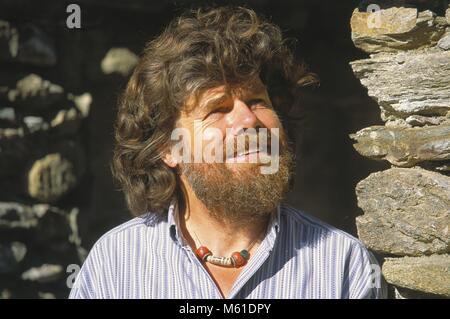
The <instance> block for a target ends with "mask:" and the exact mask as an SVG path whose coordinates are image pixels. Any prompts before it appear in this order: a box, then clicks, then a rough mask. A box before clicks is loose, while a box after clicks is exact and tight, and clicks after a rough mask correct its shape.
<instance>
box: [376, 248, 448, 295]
mask: <svg viewBox="0 0 450 319" xmlns="http://www.w3.org/2000/svg"><path fill="white" fill-rule="evenodd" d="M383 275H384V277H385V279H386V281H387V282H389V283H390V284H392V285H395V286H398V287H402V288H407V289H411V290H415V291H421V292H425V293H429V294H434V295H440V296H445V297H450V255H432V256H422V257H404V258H386V260H385V262H384V264H383Z"/></svg>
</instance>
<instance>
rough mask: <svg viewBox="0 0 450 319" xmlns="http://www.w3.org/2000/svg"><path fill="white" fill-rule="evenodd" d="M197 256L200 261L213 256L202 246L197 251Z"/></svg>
mask: <svg viewBox="0 0 450 319" xmlns="http://www.w3.org/2000/svg"><path fill="white" fill-rule="evenodd" d="M195 255H196V256H197V257H198V258H200V260H205V259H206V257H207V256H209V255H212V253H211V251H210V250H209V249H208V248H207V247H205V246H200V247H198V248H197V249H196V250H195Z"/></svg>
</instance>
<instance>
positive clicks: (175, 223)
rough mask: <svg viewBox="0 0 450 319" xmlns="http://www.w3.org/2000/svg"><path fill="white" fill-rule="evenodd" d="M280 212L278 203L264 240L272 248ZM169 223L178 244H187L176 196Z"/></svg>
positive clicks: (277, 231) (172, 201) (168, 218)
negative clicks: (181, 228) (180, 221)
mask: <svg viewBox="0 0 450 319" xmlns="http://www.w3.org/2000/svg"><path fill="white" fill-rule="evenodd" d="M280 214H281V204H278V206H277V210H276V213H275V214H274V215H272V218H271V220H270V222H269V224H268V226H267V227H268V228H267V232H266V237H265V238H264V240H263V242H266V244H267V245H268V247H267V248H268V249H269V250H272V248H273V246H274V244H275V239H276V237H277V234H278V233H279V231H280ZM167 223H168V227H169V233H170V236H171V237H172V239H173V240H174V241H175V242H177V244H179V245H181V246H183V247H184V246H186V245H187V241H186V240H185V239H184V237H183V234H182V233H181V231H179V230H180V223H179V211H178V201H177V200H176V198H173V199H172V200H171V202H170V205H169V208H168V211H167Z"/></svg>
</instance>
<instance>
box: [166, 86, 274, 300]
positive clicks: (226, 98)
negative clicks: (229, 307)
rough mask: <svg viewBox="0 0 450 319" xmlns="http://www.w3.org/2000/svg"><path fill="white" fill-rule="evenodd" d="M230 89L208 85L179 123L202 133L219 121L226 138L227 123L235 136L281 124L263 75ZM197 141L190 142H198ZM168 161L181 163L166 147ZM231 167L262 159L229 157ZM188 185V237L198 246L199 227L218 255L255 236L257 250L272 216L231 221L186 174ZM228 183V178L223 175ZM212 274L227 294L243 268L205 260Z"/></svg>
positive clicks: (183, 223)
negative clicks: (216, 212)
mask: <svg viewBox="0 0 450 319" xmlns="http://www.w3.org/2000/svg"><path fill="white" fill-rule="evenodd" d="M230 91H231V90H227V88H226V87H225V86H219V87H215V88H213V89H209V90H207V91H205V92H204V93H203V94H202V95H201V97H200V99H199V103H198V105H197V107H195V108H194V109H193V110H192V111H191V112H189V114H186V113H183V114H181V116H180V119H179V120H178V123H177V126H178V127H183V128H186V129H188V130H189V131H190V133H191V136H195V135H196V134H202V133H203V132H204V130H205V129H207V128H209V127H214V128H218V129H220V131H221V132H222V136H223V138H224V140H225V139H227V138H230V136H227V128H228V129H230V130H229V131H228V134H233V136H235V135H237V134H239V132H240V131H241V130H243V129H247V128H257V127H258V126H259V127H264V128H267V129H268V130H270V129H271V128H281V123H280V120H279V118H278V116H277V114H276V112H275V111H274V109H273V107H272V103H271V101H270V98H269V95H268V92H267V89H266V87H265V86H264V85H263V83H262V82H261V80H260V79H259V78H257V79H255V80H254V81H252V82H251V85H250V86H246V87H240V88H235V89H234V90H232V92H230ZM195 120H201V121H202V122H201V125H200V129H198V130H197V131H196V132H194V125H193V123H194V121H195ZM193 145H194V144H193V141H191V147H192V148H193ZM164 161H165V162H166V164H167V165H169V166H170V167H176V166H177V163H176V161H175V160H174V158H172V156H171V155H170V152H168V153H167V155H166V157H165V159H164ZM226 165H227V166H228V167H229V168H230V169H232V170H234V171H237V170H240V169H246V167H248V166H247V165H259V164H255V163H253V164H251V163H246V164H242V163H227V164H226ZM181 180H182V183H183V186H184V188H185V191H186V194H185V196H186V203H187V205H186V208H185V210H184V211H181V212H180V227H181V230H182V232H183V235H184V237H185V239H186V240H187V241H188V243H189V245H190V246H191V247H192V249H193V251H195V249H196V248H197V247H196V244H195V241H194V238H195V237H194V232H195V234H196V235H197V236H198V238H199V239H200V240H201V242H202V245H205V246H207V247H208V248H209V249H210V250H211V251H212V252H213V253H214V255H217V256H226V257H228V256H230V255H231V254H232V253H233V252H234V251H240V250H242V249H244V248H246V247H248V246H250V244H251V243H252V242H254V241H255V244H254V245H253V247H252V249H251V250H250V251H249V252H250V254H251V255H252V254H254V253H255V252H256V251H257V249H258V247H259V245H260V242H261V240H262V239H263V237H264V234H265V230H266V228H267V226H268V221H269V220H268V218H264V219H262V220H260V221H256V222H254V221H252V222H251V223H246V221H245V220H243V221H240V222H239V223H235V222H230V221H227V220H224V219H221V220H217V219H216V218H213V217H212V216H211V214H210V212H209V211H208V209H207V208H206V207H205V206H204V205H203V203H202V202H201V201H200V200H199V199H198V198H197V197H196V195H195V193H194V192H193V190H192V189H191V187H190V186H189V183H188V182H187V180H186V177H185V176H183V175H182V176H181ZM224 183H226V181H224ZM204 265H205V267H206V269H207V270H208V271H209V273H210V275H211V277H212V278H213V280H214V281H215V283H216V285H217V286H218V288H219V290H220V291H221V293H222V295H223V296H224V297H226V296H228V294H229V292H230V290H231V288H232V286H233V284H234V282H235V281H236V279H237V277H238V275H239V274H240V272H241V271H242V269H244V267H241V268H225V267H220V266H216V265H212V264H209V263H205V264H204Z"/></svg>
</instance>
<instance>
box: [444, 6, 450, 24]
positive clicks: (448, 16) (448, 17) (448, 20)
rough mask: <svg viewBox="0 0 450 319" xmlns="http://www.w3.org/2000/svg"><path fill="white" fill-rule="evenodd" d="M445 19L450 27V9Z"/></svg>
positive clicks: (446, 12)
mask: <svg viewBox="0 0 450 319" xmlns="http://www.w3.org/2000/svg"><path fill="white" fill-rule="evenodd" d="M445 19H446V20H447V23H448V24H449V25H450V8H448V9H447V11H445Z"/></svg>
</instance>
